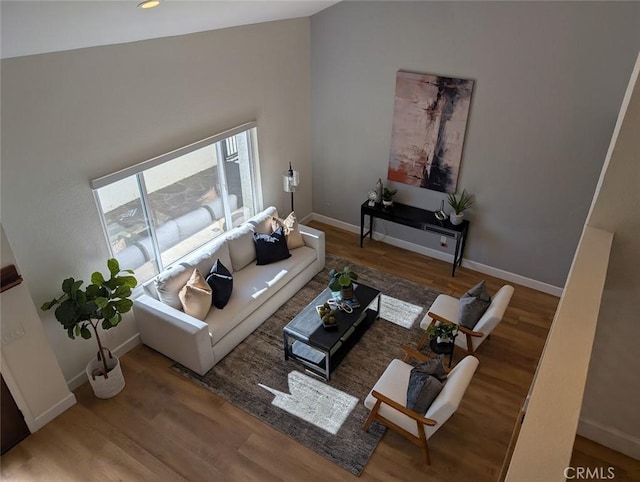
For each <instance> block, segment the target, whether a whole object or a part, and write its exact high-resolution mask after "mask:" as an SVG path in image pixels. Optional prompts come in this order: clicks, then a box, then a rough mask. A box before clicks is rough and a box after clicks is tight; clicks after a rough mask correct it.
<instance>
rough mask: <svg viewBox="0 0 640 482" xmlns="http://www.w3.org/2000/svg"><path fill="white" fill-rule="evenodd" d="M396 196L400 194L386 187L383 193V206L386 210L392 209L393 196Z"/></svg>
mask: <svg viewBox="0 0 640 482" xmlns="http://www.w3.org/2000/svg"><path fill="white" fill-rule="evenodd" d="M396 194H398V190H397V189H389V188H388V187H385V188H384V190H383V191H382V205H383V206H384V207H385V208H390V207H391V206H393V196H395V195H396Z"/></svg>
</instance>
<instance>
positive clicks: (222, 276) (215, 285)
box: [207, 259, 233, 309]
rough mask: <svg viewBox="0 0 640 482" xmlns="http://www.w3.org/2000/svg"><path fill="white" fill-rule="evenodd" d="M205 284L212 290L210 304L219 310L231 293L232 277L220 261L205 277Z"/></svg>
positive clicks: (225, 303)
mask: <svg viewBox="0 0 640 482" xmlns="http://www.w3.org/2000/svg"><path fill="white" fill-rule="evenodd" d="M207 284H208V285H209V286H211V289H212V290H213V296H212V300H211V304H212V305H213V306H215V307H216V308H219V309H222V308H224V307H225V306H226V305H227V303H228V301H229V298H231V292H232V291H233V276H231V273H230V272H229V270H228V269H227V268H226V267H225V265H223V264H222V261H220V259H218V261H216V262H215V263H214V264H213V266H212V267H211V271H209V275H208V276H207Z"/></svg>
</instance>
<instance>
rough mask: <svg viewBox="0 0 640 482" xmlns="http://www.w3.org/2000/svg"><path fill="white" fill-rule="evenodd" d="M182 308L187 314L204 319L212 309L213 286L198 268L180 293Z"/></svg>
mask: <svg viewBox="0 0 640 482" xmlns="http://www.w3.org/2000/svg"><path fill="white" fill-rule="evenodd" d="M178 296H179V298H180V302H181V303H182V309H183V310H184V312H185V313H186V314H187V315H191V316H193V317H194V318H197V319H199V320H204V319H205V318H206V317H207V313H209V310H210V309H211V288H210V287H209V285H208V284H207V282H206V281H205V279H204V276H202V273H200V271H198V269H197V268H196V269H194V270H193V274H192V275H191V277H190V278H189V281H187V284H185V285H184V286H183V287H182V289H181V290H180V293H179V294H178Z"/></svg>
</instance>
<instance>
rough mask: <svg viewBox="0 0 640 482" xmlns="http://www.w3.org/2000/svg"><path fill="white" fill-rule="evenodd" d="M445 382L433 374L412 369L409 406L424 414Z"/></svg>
mask: <svg viewBox="0 0 640 482" xmlns="http://www.w3.org/2000/svg"><path fill="white" fill-rule="evenodd" d="M442 387H444V384H443V383H442V382H441V381H440V380H438V379H437V378H436V377H434V376H433V375H429V374H427V373H424V372H422V371H419V370H416V369H415V368H414V369H413V370H411V375H410V376H409V386H408V387H407V408H409V409H411V410H413V411H415V412H418V413H419V414H420V415H424V414H425V412H426V411H427V410H428V408H429V407H430V406H431V404H432V403H433V401H434V400H435V399H436V397H437V396H438V394H439V393H440V392H441V391H442Z"/></svg>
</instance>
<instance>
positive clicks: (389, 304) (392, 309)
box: [369, 294, 423, 329]
mask: <svg viewBox="0 0 640 482" xmlns="http://www.w3.org/2000/svg"><path fill="white" fill-rule="evenodd" d="M380 296H381V297H382V300H381V303H380V318H382V319H384V320H387V321H390V322H391V323H394V324H396V325H399V326H402V327H403V328H406V329H410V328H411V327H412V326H413V325H414V323H416V322H417V321H419V320H420V315H421V314H422V310H423V307H422V306H418V305H414V304H412V303H408V302H406V301H402V300H399V299H397V298H394V297H392V296H387V295H384V294H382V295H380ZM377 302H378V301H377V300H373V302H372V303H371V305H369V306H370V307H371V308H373V309H376V308H377V306H376V303H377Z"/></svg>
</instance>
